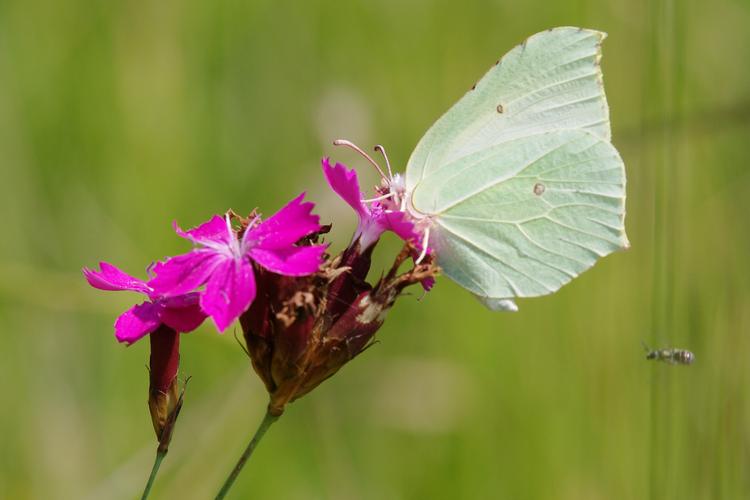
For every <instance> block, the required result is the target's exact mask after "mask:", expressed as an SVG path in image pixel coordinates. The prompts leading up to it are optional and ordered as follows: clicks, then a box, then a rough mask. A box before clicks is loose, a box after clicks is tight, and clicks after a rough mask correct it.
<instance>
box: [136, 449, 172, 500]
mask: <svg viewBox="0 0 750 500" xmlns="http://www.w3.org/2000/svg"><path fill="white" fill-rule="evenodd" d="M166 456H167V450H162V449H161V448H160V449H158V450H156V459H155V460H154V466H153V467H151V475H150V476H148V482H147V483H146V489H144V490H143V496H141V500H146V499H147V498H148V495H149V493H151V486H153V484H154V479H156V473H157V472H159V467H160V466H161V461H162V460H164V457H166Z"/></svg>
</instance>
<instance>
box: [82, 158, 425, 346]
mask: <svg viewBox="0 0 750 500" xmlns="http://www.w3.org/2000/svg"><path fill="white" fill-rule="evenodd" d="M322 163H323V174H324V175H325V178H326V180H327V181H328V183H329V185H330V186H331V188H332V189H333V190H334V191H335V192H336V193H337V194H338V195H339V196H340V197H341V198H342V199H343V200H344V201H345V202H346V203H348V204H349V205H350V206H351V207H352V208H353V209H354V211H355V212H356V214H357V216H358V217H359V225H358V227H357V230H356V232H355V233H354V237H353V239H352V243H351V245H350V247H349V248H348V249H347V250H346V251H345V252H344V253H345V254H347V255H348V256H349V260H352V259H354V260H356V258H359V256H361V255H367V258H368V259H369V252H370V251H371V249H372V247H373V246H374V245H375V244H376V243H377V241H378V240H379V238H380V236H381V235H382V234H383V233H384V232H386V231H392V232H394V233H395V234H397V235H398V236H399V237H400V238H402V239H403V240H404V241H406V242H411V243H412V244H413V247H414V249H415V253H419V252H422V251H423V249H422V246H421V245H422V242H421V240H422V237H421V232H420V231H419V230H418V229H417V226H416V225H415V223H414V221H412V220H411V219H410V217H409V215H408V214H407V213H406V212H405V211H402V210H400V209H399V207H394V206H391V205H389V203H388V200H383V201H382V202H377V201H376V202H371V203H369V206H368V204H367V203H365V202H364V201H363V195H362V192H361V190H360V187H359V181H358V179H357V174H356V172H355V171H354V170H349V169H347V168H346V167H345V166H344V165H341V164H339V163H337V164H335V165H334V166H331V164H330V162H329V160H328V158H325V159H323V162H322ZM303 198H304V193H303V194H301V195H300V196H298V197H297V198H295V199H293V200H292V201H290V202H289V203H288V204H287V205H286V206H284V207H283V208H282V209H281V210H279V211H278V212H277V213H276V214H274V215H273V216H271V217H269V218H268V219H265V220H261V218H260V217H259V216H256V217H253V218H252V219H250V220H243V219H240V218H238V217H236V216H235V215H234V214H232V215H230V214H227V215H224V216H219V215H214V216H213V217H211V218H210V219H209V220H208V221H206V222H204V223H203V224H201V225H199V226H197V227H195V228H193V229H189V230H187V231H183V230H182V229H180V228H179V226H177V224H175V225H174V230H175V232H176V233H177V234H178V235H179V236H181V237H183V238H185V239H187V240H189V241H190V242H192V243H193V244H194V248H193V249H192V250H190V251H189V252H186V253H183V254H180V255H177V256H174V257H169V258H167V259H165V260H164V261H161V262H157V263H155V264H154V265H152V266H150V268H149V274H150V276H149V279H148V281H143V280H141V279H138V278H135V277H133V276H130V275H128V274H126V273H125V272H123V271H121V270H120V269H118V268H117V267H115V266H114V265H112V264H109V263H107V262H101V263H100V270H99V271H96V270H92V269H89V268H84V269H83V273H84V276H85V277H86V279H87V280H88V282H89V284H90V285H91V286H93V287H95V288H98V289H100V290H111V291H122V290H125V291H133V292H138V293H141V294H143V295H145V296H146V297H147V298H148V300H146V301H145V302H142V303H140V304H138V305H135V306H133V307H132V308H130V309H128V310H127V311H125V312H124V313H123V314H122V315H120V317H119V318H118V319H117V321H116V322H115V337H116V338H117V340H118V341H120V342H124V343H127V344H132V343H133V342H136V341H137V340H139V339H141V338H143V337H144V336H145V335H148V334H149V333H152V332H155V331H156V330H157V329H159V328H160V327H162V326H165V327H167V328H169V329H171V330H173V331H175V332H181V333H187V332H190V331H193V330H195V329H196V328H197V327H198V326H199V325H200V324H201V323H202V322H203V321H204V320H205V319H206V318H207V317H211V318H212V319H213V322H214V324H215V325H216V328H217V329H218V330H219V331H220V332H223V331H225V330H226V329H227V328H228V327H229V326H230V325H231V324H232V323H233V322H234V321H235V320H236V319H238V318H239V317H240V316H241V315H242V314H243V313H245V312H246V311H247V310H248V309H249V308H250V306H251V304H252V303H253V301H254V300H255V298H256V296H257V295H258V293H259V290H258V286H257V283H258V279H257V273H258V272H260V271H261V270H262V271H264V272H270V273H272V274H276V275H281V276H290V277H300V276H310V275H313V274H315V273H316V272H318V271H319V270H320V268H321V265H322V264H323V263H324V261H325V252H326V248H327V246H326V245H323V244H313V243H311V241H313V240H314V239H315V236H316V235H318V234H320V232H321V230H322V226H321V225H320V223H319V218H318V216H316V215H313V213H312V211H313V208H314V204H313V203H311V202H304V201H303ZM238 219H239V222H240V224H237V225H235V224H233V222H235V221H236V220H238ZM427 253H429V251H428V250H427ZM413 257H414V258H416V255H413ZM350 263H351V262H350ZM368 268H369V260H368ZM432 283H433V278H431V277H429V278H425V279H424V280H422V285H423V286H424V287H425V288H426V289H429V288H430V287H431V286H432Z"/></svg>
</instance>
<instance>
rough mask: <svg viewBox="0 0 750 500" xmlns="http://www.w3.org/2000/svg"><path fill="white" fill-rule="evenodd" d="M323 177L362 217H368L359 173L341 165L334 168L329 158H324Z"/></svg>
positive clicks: (338, 164)
mask: <svg viewBox="0 0 750 500" xmlns="http://www.w3.org/2000/svg"><path fill="white" fill-rule="evenodd" d="M322 163H323V175H324V176H325V178H326V180H327V181H328V185H329V186H331V189H333V190H334V191H335V192H336V194H337V195H339V196H340V197H341V199H342V200H344V201H345V202H347V203H348V204H349V206H350V207H352V208H353V209H354V211H355V212H357V214H358V215H359V216H360V217H367V215H368V210H367V207H365V205H364V204H363V203H362V191H360V189H359V180H357V172H356V171H355V170H354V169H352V170H349V169H347V168H346V167H345V166H344V165H342V164H341V163H337V164H336V165H334V166H333V167H332V166H331V162H330V160H329V159H328V158H323V161H322Z"/></svg>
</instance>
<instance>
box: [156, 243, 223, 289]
mask: <svg viewBox="0 0 750 500" xmlns="http://www.w3.org/2000/svg"><path fill="white" fill-rule="evenodd" d="M224 260H233V259H232V258H231V257H224V256H222V255H221V254H217V253H216V252H214V251H212V250H193V251H192V252H188V253H185V254H182V255H177V256H175V257H171V258H169V259H167V260H166V261H164V262H158V263H157V264H156V265H155V266H154V268H153V272H154V274H155V275H156V276H155V277H154V278H153V279H152V280H151V281H149V282H148V284H149V286H151V288H153V289H154V291H155V292H156V293H158V294H159V295H161V296H164V297H169V296H175V295H183V294H186V293H188V292H191V291H193V290H195V289H196V288H198V287H199V286H201V285H202V284H203V283H205V282H206V281H207V280H208V279H209V276H210V275H211V273H212V272H213V271H214V269H216V267H217V266H218V265H220V264H221V263H222V261H224Z"/></svg>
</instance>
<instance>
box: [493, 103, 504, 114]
mask: <svg viewBox="0 0 750 500" xmlns="http://www.w3.org/2000/svg"><path fill="white" fill-rule="evenodd" d="M495 109H496V110H497V112H498V113H500V114H503V111H505V109H504V108H503V105H502V104H498V105H497V108H495Z"/></svg>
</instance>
